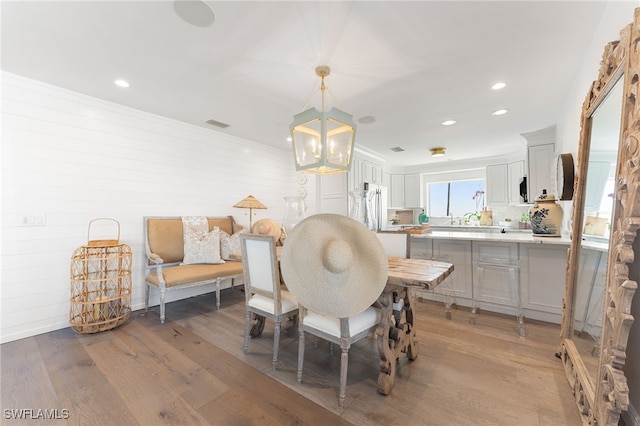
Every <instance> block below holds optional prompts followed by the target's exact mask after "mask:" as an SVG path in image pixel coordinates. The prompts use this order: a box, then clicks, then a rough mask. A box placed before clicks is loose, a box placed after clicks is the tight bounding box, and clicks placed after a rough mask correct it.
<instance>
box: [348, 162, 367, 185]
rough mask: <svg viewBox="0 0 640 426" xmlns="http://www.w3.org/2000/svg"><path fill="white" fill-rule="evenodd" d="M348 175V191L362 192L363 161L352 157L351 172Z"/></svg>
mask: <svg viewBox="0 0 640 426" xmlns="http://www.w3.org/2000/svg"><path fill="white" fill-rule="evenodd" d="M348 175H349V191H362V190H363V189H364V188H363V185H362V184H363V183H364V160H363V159H362V158H360V157H357V156H354V157H353V160H352V161H351V171H350V172H349V173H348Z"/></svg>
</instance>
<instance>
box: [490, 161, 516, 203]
mask: <svg viewBox="0 0 640 426" xmlns="http://www.w3.org/2000/svg"><path fill="white" fill-rule="evenodd" d="M523 177H524V160H520V161H513V162H511V163H507V164H495V165H491V166H487V180H486V200H487V206H488V207H498V206H507V205H514V204H520V203H522V202H524V200H523V199H522V198H521V197H520V182H521V181H522V178H523Z"/></svg>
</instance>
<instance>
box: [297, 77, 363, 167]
mask: <svg viewBox="0 0 640 426" xmlns="http://www.w3.org/2000/svg"><path fill="white" fill-rule="evenodd" d="M316 74H318V75H319V76H320V77H322V85H321V86H320V90H321V91H322V111H318V110H317V109H316V108H313V107H312V108H309V109H307V110H305V111H303V112H301V113H299V114H296V115H295V116H294V117H293V122H292V123H291V126H290V130H291V140H292V144H293V156H294V161H295V163H296V170H299V171H304V172H310V173H316V174H331V173H341V172H348V171H349V170H350V169H351V160H352V157H353V148H354V141H355V135H356V125H355V123H354V122H353V117H352V116H351V115H350V114H347V113H346V112H344V111H341V110H339V109H338V108H335V107H333V108H331V109H330V110H329V111H325V110H324V91H325V89H326V87H325V85H324V77H325V76H327V75H328V74H329V67H328V66H319V67H317V68H316Z"/></svg>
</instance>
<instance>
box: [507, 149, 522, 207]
mask: <svg viewBox="0 0 640 426" xmlns="http://www.w3.org/2000/svg"><path fill="white" fill-rule="evenodd" d="M523 177H524V160H521V161H514V162H513V163H509V164H508V165H507V183H508V185H509V204H520V203H523V202H524V200H523V199H522V197H521V196H520V182H521V181H522V178H523Z"/></svg>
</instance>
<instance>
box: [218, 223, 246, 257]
mask: <svg viewBox="0 0 640 426" xmlns="http://www.w3.org/2000/svg"><path fill="white" fill-rule="evenodd" d="M246 232H247V231H246V230H245V229H242V230H240V231H239V232H236V233H235V234H233V235H229V234H227V233H226V232H224V231H220V254H221V256H222V258H223V259H224V260H238V259H242V248H241V247H240V234H244V233H246Z"/></svg>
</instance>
